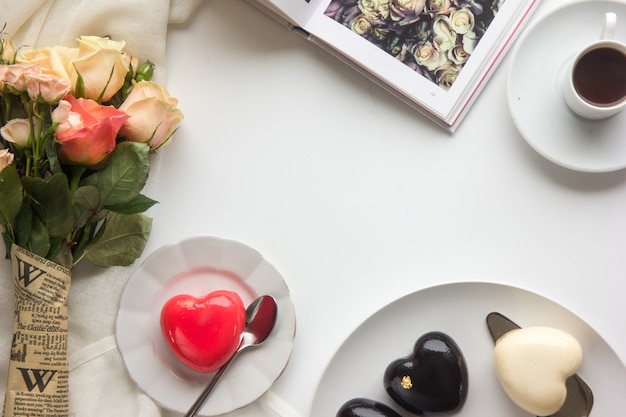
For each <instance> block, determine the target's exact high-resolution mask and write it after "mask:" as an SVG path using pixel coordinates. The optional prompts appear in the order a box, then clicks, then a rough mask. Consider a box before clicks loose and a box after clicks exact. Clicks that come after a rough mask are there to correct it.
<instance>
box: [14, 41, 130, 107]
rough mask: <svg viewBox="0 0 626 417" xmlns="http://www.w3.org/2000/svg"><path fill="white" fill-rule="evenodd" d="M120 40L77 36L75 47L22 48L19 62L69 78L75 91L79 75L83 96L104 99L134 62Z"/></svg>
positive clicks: (106, 98) (120, 83)
mask: <svg viewBox="0 0 626 417" xmlns="http://www.w3.org/2000/svg"><path fill="white" fill-rule="evenodd" d="M125 45H126V43H125V42H123V41H113V40H111V39H109V38H101V37H98V36H81V37H80V38H78V47H77V48H69V47H64V46H54V47H52V48H36V49H30V50H25V51H23V52H21V53H20V54H19V55H18V58H17V61H18V62H21V63H30V64H38V65H40V67H41V68H42V73H44V74H55V75H57V76H58V77H61V78H65V79H66V80H68V81H69V83H70V86H71V88H72V94H76V93H77V92H76V86H77V82H78V80H79V78H82V82H83V85H84V88H85V98H89V99H92V100H98V101H102V102H106V101H108V100H110V99H111V97H113V95H114V94H115V93H116V92H117V91H119V90H120V88H122V86H123V85H124V81H125V79H126V75H127V74H128V71H129V70H130V68H131V65H132V64H135V61H134V59H133V57H131V56H130V55H128V54H127V53H125V52H124V51H123V50H122V49H123V48H124V46H125Z"/></svg>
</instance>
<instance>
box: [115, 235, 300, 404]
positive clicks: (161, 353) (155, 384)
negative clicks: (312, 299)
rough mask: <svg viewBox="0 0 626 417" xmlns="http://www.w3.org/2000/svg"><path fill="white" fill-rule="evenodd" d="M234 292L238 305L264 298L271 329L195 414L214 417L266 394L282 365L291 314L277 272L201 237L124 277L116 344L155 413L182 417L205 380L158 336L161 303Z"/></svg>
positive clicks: (252, 254)
mask: <svg viewBox="0 0 626 417" xmlns="http://www.w3.org/2000/svg"><path fill="white" fill-rule="evenodd" d="M218 289H224V290H231V291H236V292H237V293H238V294H239V295H240V296H241V298H242V300H243V302H244V304H245V305H248V304H249V303H250V302H252V300H254V298H256V297H257V296H258V295H262V294H269V295H271V296H273V297H274V298H275V299H276V302H277V304H278V320H277V323H276V327H275V328H274V330H273V331H272V333H271V334H270V336H269V338H268V339H267V340H266V341H265V343H264V344H263V346H261V347H259V348H255V349H250V350H248V351H247V352H245V353H243V354H242V355H241V356H240V357H239V358H237V360H236V361H234V362H233V364H232V365H231V366H230V368H229V369H228V371H227V372H226V373H225V374H224V376H223V377H222V379H221V380H220V383H219V384H217V386H216V387H215V390H214V391H213V393H212V394H211V396H210V397H209V399H208V400H207V402H206V403H205V405H204V406H203V407H202V409H201V410H200V413H199V415H201V416H216V415H220V414H224V413H228V412H231V411H233V410H236V409H239V408H242V407H245V406H247V405H249V404H251V403H252V402H254V401H255V400H257V399H258V398H260V397H261V396H262V395H263V394H265V393H266V392H267V391H268V390H269V389H270V387H271V386H272V384H273V383H274V381H275V380H276V379H277V378H278V377H279V376H280V374H281V373H282V371H283V370H284V368H285V367H286V365H287V362H288V361H289V357H290V356H291V351H292V348H293V339H294V336H295V311H294V307H293V304H292V302H291V298H290V296H289V289H288V288H287V285H286V284H285V282H284V280H283V278H282V276H281V275H280V273H279V272H278V271H277V270H276V269H275V268H274V267H273V266H272V265H271V264H270V263H268V262H267V261H266V260H265V259H264V258H263V256H261V254H260V253H259V252H257V251H256V250H254V249H252V248H250V247H248V246H246V245H244V244H242V243H240V242H236V241H232V240H226V239H220V238H216V237H209V236H201V237H195V238H190V239H187V240H184V241H182V242H180V243H177V244H174V245H167V246H164V247H162V248H160V249H157V250H156V251H155V252H154V253H152V254H151V255H150V256H148V257H147V258H146V259H145V261H144V262H143V263H142V264H141V265H140V266H139V268H138V269H137V271H136V272H135V273H134V274H133V276H132V277H131V278H130V280H129V281H128V283H127V284H126V287H125V288H124V292H123V294H122V298H121V302H120V308H119V311H118V316H117V321H116V337H117V343H118V346H119V349H120V352H121V354H122V357H123V359H124V363H125V365H126V368H127V369H128V372H129V374H130V376H131V377H132V378H133V380H134V381H135V382H136V383H137V385H138V386H139V388H141V389H142V390H144V391H145V392H146V394H147V395H149V396H150V397H151V398H152V399H154V400H155V401H156V402H157V403H158V404H159V405H160V406H162V407H164V408H166V409H168V410H172V411H175V412H179V413H184V412H186V411H187V410H188V409H189V407H190V406H191V405H192V404H193V402H194V401H195V399H196V398H197V397H198V395H200V392H201V391H202V389H203V388H204V387H205V386H206V384H207V383H208V381H209V380H210V378H211V377H212V375H213V374H212V373H211V374H203V373H199V372H195V371H193V370H191V369H190V368H187V367H186V366H185V365H183V364H182V363H181V362H180V361H179V360H178V359H177V358H176V357H175V356H174V355H173V354H172V353H171V351H170V350H169V349H168V348H167V346H166V344H165V341H164V340H163V338H162V336H161V331H160V326H159V317H160V312H161V308H162V307H163V304H164V303H165V302H166V301H167V300H168V299H169V298H171V297H172V296H174V295H176V294H190V295H193V296H202V295H205V294H207V293H209V292H211V291H215V290H218Z"/></svg>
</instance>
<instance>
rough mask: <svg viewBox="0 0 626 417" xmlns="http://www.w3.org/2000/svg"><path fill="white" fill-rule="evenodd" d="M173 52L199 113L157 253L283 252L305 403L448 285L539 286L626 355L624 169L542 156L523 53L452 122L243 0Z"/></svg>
mask: <svg viewBox="0 0 626 417" xmlns="http://www.w3.org/2000/svg"><path fill="white" fill-rule="evenodd" d="M562 3H563V2H562V1H560V0H544V2H543V4H542V5H541V6H540V7H539V9H538V12H537V14H535V18H537V17H538V16H540V15H541V14H543V13H545V12H546V11H548V10H550V9H551V8H552V7H554V6H556V5H559V4H562ZM547 41H548V42H549V40H547ZM555 47H558V45H555ZM168 51H169V55H168V82H167V85H168V89H169V90H170V92H171V94H172V95H174V96H176V97H178V98H179V99H180V107H181V108H182V110H183V111H184V112H185V116H186V118H185V120H184V122H183V124H182V127H181V128H180V130H179V131H178V133H177V135H176V137H175V140H174V141H173V142H172V143H171V144H170V145H169V146H168V147H167V148H164V149H163V150H162V152H161V155H162V159H161V166H160V171H159V174H158V178H159V183H158V184H156V186H155V187H154V190H153V192H152V194H151V197H153V198H155V199H157V200H159V201H160V204H159V205H158V207H156V209H154V210H153V216H154V219H155V220H154V225H153V233H152V236H151V238H150V241H149V243H148V247H147V249H146V255H147V254H149V253H150V252H152V251H153V250H155V249H157V248H158V247H160V246H162V245H164V244H168V243H174V242H177V241H180V240H182V239H185V238H188V237H190V236H194V235H215V236H219V237H224V238H229V239H235V240H240V241H242V242H244V243H246V244H248V245H250V246H252V247H254V248H256V249H257V250H259V251H260V252H261V253H262V254H263V255H264V256H265V257H266V258H267V259H268V260H269V261H270V262H271V263H273V264H274V265H275V266H276V268H277V269H278V270H279V271H280V272H281V273H282V274H283V276H284V278H285V280H286V282H287V284H288V286H289V287H290V290H291V293H292V299H293V302H294V304H295V307H296V315H297V334H296V341H295V347H294V350H293V354H292V357H291V361H290V363H289V365H288V367H287V369H286V370H285V372H284V374H283V376H282V377H281V379H279V381H278V382H277V383H276V385H275V387H274V392H275V393H276V394H278V395H279V396H280V397H281V398H282V399H283V400H285V401H286V402H288V403H289V404H290V405H291V406H292V407H294V408H295V409H296V410H297V411H299V412H300V413H301V414H302V415H307V413H308V408H309V405H310V402H311V400H312V398H313V395H314V393H315V389H316V385H317V382H318V379H319V378H320V377H321V374H322V372H323V371H324V368H325V366H326V364H327V363H328V361H329V360H330V359H331V358H332V356H333V353H334V352H335V350H336V349H337V348H338V347H339V346H340V345H341V343H342V341H343V340H344V339H345V338H346V337H347V336H348V335H349V334H350V332H351V331H352V330H353V329H354V328H355V327H356V326H357V325H359V324H360V323H361V322H362V321H363V320H365V319H366V318H367V317H368V316H370V315H371V314H373V313H374V312H375V311H376V310H378V309H379V308H381V307H383V306H384V305H386V304H388V303H389V302H391V301H393V300H395V299H397V298H399V297H401V296H403V295H406V294H408V293H410V292H413V291H416V290H419V289H422V288H425V287H428V286H431V285H435V284H440V283H446V282H458V281H488V282H498V283H504V284H510V285H514V286H517V287H521V288H524V289H529V290H532V291H535V292H537V293H539V294H542V295H544V296H546V297H548V298H551V299H553V300H555V301H557V302H559V303H561V304H562V305H564V306H565V307H566V308H568V309H570V310H571V311H573V312H574V313H576V314H578V315H579V316H580V317H582V318H583V319H584V320H585V321H586V322H587V323H589V324H590V325H591V326H592V327H594V328H595V329H596V330H597V331H598V333H599V334H600V335H602V336H603V337H604V338H605V339H606V340H607V341H608V343H609V344H610V345H611V346H612V347H613V348H614V350H615V351H616V352H617V354H618V355H619V356H620V358H621V359H622V361H624V360H626V337H624V319H625V318H626V302H625V300H624V299H625V297H626V255H625V251H626V171H620V172H615V173H609V174H588V173H579V172H574V171H570V170H568V169H565V168H562V167H559V166H557V165H554V164H553V163H551V162H549V161H547V160H545V159H544V158H543V157H541V156H540V155H538V154H537V153H535V152H534V151H533V150H532V149H531V148H530V147H529V146H528V145H527V144H526V142H525V141H524V140H523V138H522V137H521V136H520V134H519V133H518V132H517V130H516V129H515V127H514V125H513V122H512V120H511V117H510V115H509V112H508V107H507V101H506V96H505V84H506V70H507V66H508V64H509V60H508V59H505V60H504V62H503V64H502V66H501V67H500V68H499V69H498V70H497V71H496V73H495V75H494V77H493V78H492V80H491V81H490V83H489V84H488V85H487V87H486V88H485V90H484V91H483V93H482V94H481V96H480V97H479V99H478V100H477V102H476V103H475V104H474V107H473V108H472V109H471V111H470V113H469V115H468V116H467V118H466V119H465V121H464V122H463V124H462V125H461V126H460V128H459V129H458V131H457V132H456V133H455V134H454V135H452V136H451V135H449V134H448V133H446V132H444V131H443V130H441V129H440V128H438V127H436V126H435V125H434V124H433V123H431V122H429V121H427V120H426V119H425V118H424V117H422V116H420V115H419V114H417V113H416V112H414V111H413V110H411V109H410V108H409V107H408V106H406V105H404V104H402V103H401V102H400V101H399V100H397V99H396V98H394V97H392V96H391V95H389V94H388V93H386V92H384V91H383V90H381V89H380V88H378V87H377V86H375V85H373V84H372V83H370V82H369V81H367V80H366V79H365V78H363V77H362V76H360V75H358V74H357V73H355V72H354V71H353V70H351V69H350V68H348V67H347V66H345V65H344V64H343V63H341V62H339V61H337V60H336V59H334V58H332V57H330V56H329V55H328V54H327V53H325V52H324V51H322V50H320V49H318V48H317V47H316V46H314V45H312V44H310V43H308V42H307V41H306V40H304V39H302V38H300V37H298V36H297V35H296V34H295V33H292V32H289V31H288V30H286V29H285V28H283V27H282V26H280V25H278V24H277V23H275V22H274V21H273V20H271V19H269V18H268V17H266V16H265V15H263V14H262V13H260V12H259V11H257V10H256V9H254V8H253V7H251V6H250V5H248V4H246V3H245V2H243V1H241V0H238V1H235V0H223V1H218V0H207V1H205V2H204V4H203V5H202V6H201V7H200V8H199V9H198V11H197V13H196V15H195V16H194V17H193V18H192V19H191V21H190V22H189V23H188V24H186V25H184V26H173V27H171V31H170V33H169V35H168ZM625 127H626V126H625ZM146 255H145V256H146ZM528 308H529V309H532V306H528ZM459 314H462V312H459ZM416 336H417V335H416ZM615 389H622V390H623V389H624V387H616V388H615Z"/></svg>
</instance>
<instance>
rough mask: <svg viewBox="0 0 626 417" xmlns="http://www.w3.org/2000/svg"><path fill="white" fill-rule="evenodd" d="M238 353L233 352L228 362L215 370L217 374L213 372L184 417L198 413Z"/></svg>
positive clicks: (190, 416)
mask: <svg viewBox="0 0 626 417" xmlns="http://www.w3.org/2000/svg"><path fill="white" fill-rule="evenodd" d="M239 352H240V350H238V351H237V352H235V354H233V355H232V356H231V357H230V358H229V359H228V361H226V363H225V364H224V365H222V366H221V367H220V369H218V370H217V372H215V375H213V378H211V382H209V384H208V385H207V386H206V387H205V388H204V389H203V390H202V392H201V393H200V396H199V397H198V399H197V400H196V402H194V403H193V405H192V406H191V408H190V409H189V411H187V414H185V417H194V416H195V415H196V414H198V411H200V408H202V406H203V405H204V403H205V401H206V399H207V398H209V395H210V394H211V391H213V388H214V387H215V385H217V381H219V379H220V378H221V377H222V375H223V374H224V372H225V371H226V369H228V367H229V366H230V364H231V363H232V361H233V360H234V359H235V357H236V356H237V354H238V353H239Z"/></svg>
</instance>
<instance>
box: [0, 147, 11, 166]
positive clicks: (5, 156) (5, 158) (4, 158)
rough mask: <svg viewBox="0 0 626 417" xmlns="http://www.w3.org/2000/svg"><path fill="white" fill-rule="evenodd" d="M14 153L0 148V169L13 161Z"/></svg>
mask: <svg viewBox="0 0 626 417" xmlns="http://www.w3.org/2000/svg"><path fill="white" fill-rule="evenodd" d="M13 158H14V155H13V154H12V153H11V152H9V150H8V149H0V171H2V170H3V169H5V168H6V167H7V166H9V165H11V164H12V163H13Z"/></svg>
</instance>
